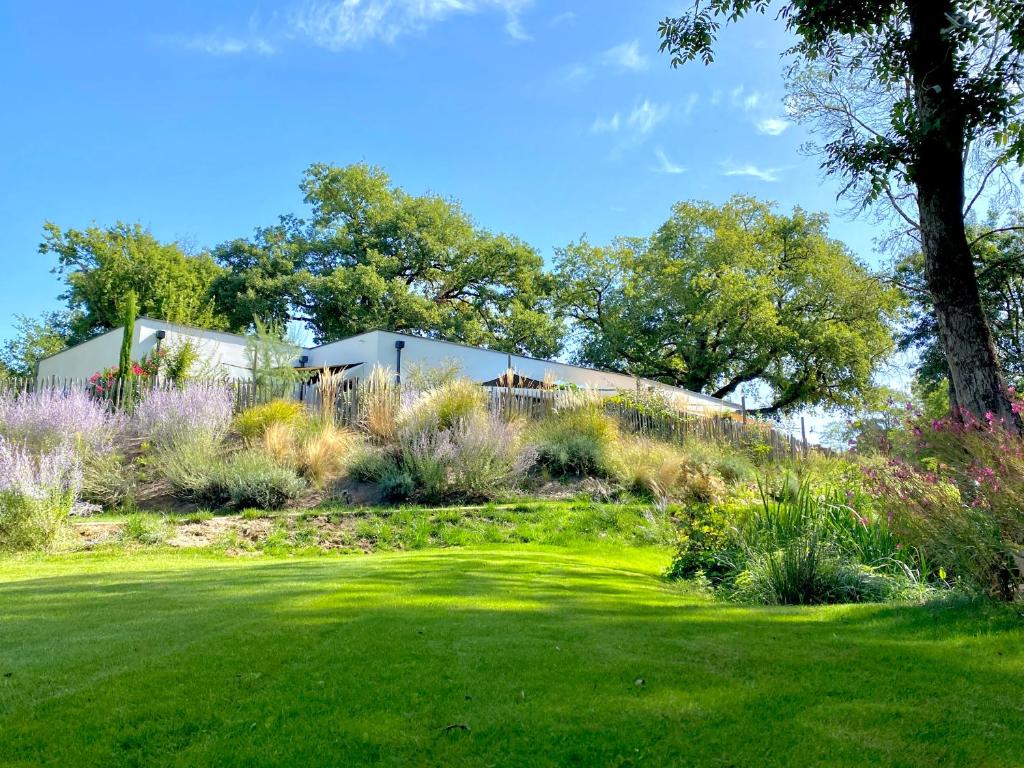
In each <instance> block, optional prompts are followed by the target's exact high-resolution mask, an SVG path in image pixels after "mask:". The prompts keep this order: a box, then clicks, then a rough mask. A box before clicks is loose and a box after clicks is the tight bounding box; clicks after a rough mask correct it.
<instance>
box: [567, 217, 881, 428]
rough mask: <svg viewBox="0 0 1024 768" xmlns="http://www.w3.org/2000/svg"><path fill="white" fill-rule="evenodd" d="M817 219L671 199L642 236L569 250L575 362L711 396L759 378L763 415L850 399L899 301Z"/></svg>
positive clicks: (861, 393) (871, 367) (861, 390)
mask: <svg viewBox="0 0 1024 768" xmlns="http://www.w3.org/2000/svg"><path fill="white" fill-rule="evenodd" d="M826 225H827V219H826V217H824V216H823V215H812V214H807V213H805V212H803V211H802V210H800V209H796V210H794V212H793V213H792V215H790V216H783V215H779V214H776V213H774V212H773V211H772V208H771V207H770V206H769V205H768V204H765V203H762V202H758V201H757V200H754V199H752V198H748V197H734V198H733V199H732V200H730V201H729V202H728V203H726V204H725V205H723V206H720V207H719V206H715V205H712V204H710V203H679V204H678V205H676V206H675V207H674V208H673V211H672V216H671V218H670V219H669V220H668V221H667V222H665V224H664V225H662V226H661V228H659V229H658V231H657V232H655V233H654V235H653V236H652V237H651V238H649V239H619V240H616V241H615V242H613V243H612V244H611V245H610V246H608V247H597V246H594V245H591V244H589V243H587V242H585V241H584V242H580V243H576V244H573V245H570V246H568V247H567V248H565V249H563V250H561V251H560V253H559V255H558V263H557V273H556V274H557V278H558V281H559V283H560V285H561V291H560V296H559V299H560V306H561V307H562V308H563V309H564V311H565V312H566V314H567V315H568V316H569V317H570V318H571V319H572V320H573V322H574V324H575V328H576V330H577V332H578V334H579V351H578V355H577V356H578V359H579V360H580V362H583V363H587V364H592V365H597V366H601V367H606V368H611V369H614V370H619V371H624V372H628V373H630V374H633V375H638V376H645V377H649V378H653V379H656V380H659V381H664V382H666V383H670V384H675V385H680V386H683V387H687V388H688V389H692V390H695V391H698V392H704V393H706V394H710V395H714V396H716V397H728V396H729V395H731V394H732V393H734V392H735V391H736V388H737V387H739V386H740V385H741V384H744V383H747V382H756V383H758V384H764V385H767V387H768V388H769V389H770V391H771V394H772V400H771V402H770V403H769V404H768V405H767V407H766V408H765V410H766V411H769V412H781V411H787V410H793V409H796V408H799V407H803V406H816V405H821V406H824V407H833V408H845V407H851V406H854V405H856V404H858V403H859V402H861V401H862V400H863V399H864V398H865V397H866V396H867V395H868V394H869V393H870V391H871V390H872V386H873V385H872V374H873V373H874V371H875V369H876V367H877V366H878V364H879V363H880V362H881V361H882V360H884V359H885V358H886V357H887V356H888V355H889V354H890V353H891V352H892V350H893V346H894V344H893V340H892V334H891V331H890V327H889V323H890V322H891V321H892V320H894V319H895V316H896V313H897V310H898V306H899V303H900V296H899V293H898V292H897V291H895V290H894V289H891V288H887V287H885V286H884V285H883V284H882V283H881V282H880V281H879V280H878V279H876V278H875V276H873V275H872V274H871V273H870V272H868V270H867V269H865V268H864V266H863V265H861V264H860V263H858V262H857V261H856V259H855V258H854V257H853V256H852V255H851V254H850V252H849V251H848V250H847V249H846V248H845V246H843V245H842V243H839V242H838V241H836V240H831V239H829V238H828V236H827V234H826Z"/></svg>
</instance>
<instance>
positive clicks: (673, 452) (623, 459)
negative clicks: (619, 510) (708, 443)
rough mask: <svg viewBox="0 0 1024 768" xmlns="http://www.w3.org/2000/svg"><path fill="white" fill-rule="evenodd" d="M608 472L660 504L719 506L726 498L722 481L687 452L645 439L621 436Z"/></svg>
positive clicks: (705, 465) (609, 461)
mask: <svg viewBox="0 0 1024 768" xmlns="http://www.w3.org/2000/svg"><path fill="white" fill-rule="evenodd" d="M606 462H607V470H608V473H609V474H610V475H611V476H612V477H613V478H615V480H617V481H618V482H619V483H620V484H621V485H622V486H623V487H624V488H625V489H626V490H628V491H631V492H633V493H638V494H640V495H641V496H646V497H648V498H651V499H653V500H654V501H656V502H658V503H660V504H666V503H668V502H670V501H695V502H704V503H715V502H718V501H721V499H722V498H723V497H724V496H725V493H726V487H725V483H724V482H723V480H722V478H721V477H720V476H719V475H718V474H717V473H716V472H715V470H714V469H713V468H712V467H710V466H708V465H707V464H704V463H701V462H699V461H696V460H695V459H694V458H693V457H692V456H691V455H690V454H689V453H687V452H686V451H684V450H683V449H681V448H679V447H677V446H674V445H670V444H669V443H665V442H661V441H659V440H652V439H650V438H644V437H620V438H619V439H618V440H617V441H616V443H615V445H614V447H613V448H611V449H610V450H609V451H608V458H607V460H606Z"/></svg>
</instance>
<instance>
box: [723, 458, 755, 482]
mask: <svg viewBox="0 0 1024 768" xmlns="http://www.w3.org/2000/svg"><path fill="white" fill-rule="evenodd" d="M715 471H716V472H718V474H719V475H721V477H722V479H723V480H724V481H725V482H727V483H740V482H744V481H746V480H750V479H751V478H753V477H754V472H755V470H754V463H753V462H752V461H751V460H750V459H748V458H747V457H746V456H744V455H742V454H739V453H726V454H725V455H723V456H721V457H720V458H719V459H718V460H717V461H716V462H715Z"/></svg>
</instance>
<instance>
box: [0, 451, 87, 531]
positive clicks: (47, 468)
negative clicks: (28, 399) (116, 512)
mask: <svg viewBox="0 0 1024 768" xmlns="http://www.w3.org/2000/svg"><path fill="white" fill-rule="evenodd" d="M81 484H82V471H81V468H80V466H79V463H78V457H77V456H76V454H75V451H74V449H73V448H72V447H71V445H70V444H69V443H68V442H62V443H60V444H59V445H58V446H57V447H56V448H53V449H51V450H47V451H43V452H41V453H39V454H35V453H33V452H32V451H30V450H29V449H28V448H26V447H25V446H24V445H17V444H15V443H12V442H11V441H9V440H6V439H4V438H2V437H0V549H16V550H17V549H39V548H47V547H49V546H51V545H52V544H53V543H54V541H56V540H57V536H58V534H59V533H60V531H61V530H62V529H63V527H64V525H65V523H66V522H67V519H68V515H70V514H71V512H72V510H73V509H74V506H75V501H76V498H77V495H78V491H79V489H80V488H81Z"/></svg>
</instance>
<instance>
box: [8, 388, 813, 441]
mask: <svg viewBox="0 0 1024 768" xmlns="http://www.w3.org/2000/svg"><path fill="white" fill-rule="evenodd" d="M219 383H221V384H222V385H224V386H228V387H230V388H231V390H232V393H233V397H234V409H235V412H236V413H237V412H241V411H244V410H246V409H248V408H251V407H253V406H254V405H259V404H260V403H265V402H268V401H270V400H273V399H275V398H281V397H284V398H290V399H296V400H299V401H301V402H304V403H305V404H306V405H307V406H308V407H310V408H311V409H312V410H315V411H320V410H321V409H322V407H323V403H322V398H321V391H320V390H321V388H320V386H319V384H317V383H302V384H278V385H267V384H257V383H255V382H252V381H231V382H219ZM174 386H175V385H174V384H173V383H172V382H169V381H164V380H156V381H153V380H142V379H128V380H123V381H117V382H115V383H114V384H112V385H111V386H110V387H109V388H108V389H106V390H105V391H103V392H96V390H95V387H94V386H93V385H92V383H91V382H89V381H88V380H86V379H56V378H54V379H44V380H39V381H36V380H35V379H26V378H5V379H0V394H16V395H17V394H21V393H24V392H31V391H35V390H39V389H49V390H57V391H64V392H67V391H71V390H85V391H90V392H92V393H93V394H94V396H96V397H99V398H102V399H103V400H105V401H107V402H109V403H110V404H111V406H112V407H113V408H117V409H130V408H132V407H133V406H134V404H135V403H138V402H139V400H140V399H141V398H142V397H144V396H145V394H146V393H147V392H149V391H152V390H154V389H157V390H168V389H173V388H174ZM486 389H487V397H488V400H487V402H488V407H489V408H490V409H491V410H492V411H493V412H495V413H501V414H502V415H504V416H506V417H510V418H511V417H516V418H524V419H529V420H536V419H541V418H544V417H545V416H548V415H550V414H551V413H553V412H555V411H557V410H559V409H560V408H565V407H570V406H572V405H573V404H578V403H579V402H580V401H582V400H586V399H588V398H589V399H592V400H599V401H601V402H603V407H604V408H605V409H606V411H607V412H608V413H610V414H611V415H613V416H615V417H616V419H617V420H618V422H619V424H620V425H621V427H622V429H623V430H625V431H627V432H630V433H633V434H639V435H644V436H649V437H653V438H657V439H659V440H665V441H668V442H672V443H676V444H685V443H686V442H688V441H690V440H701V441H704V442H716V443H722V444H726V445H730V446H733V447H736V448H739V449H742V450H745V451H749V452H751V453H754V454H760V455H762V456H763V457H764V458H766V459H767V458H770V459H772V460H775V461H780V460H787V459H788V460H797V459H802V458H806V457H808V456H810V455H812V454H814V453H821V454H826V455H831V454H832V451H831V450H830V449H827V448H824V447H821V446H815V445H810V444H809V443H808V442H807V440H806V438H805V437H804V438H798V437H796V436H794V435H791V434H788V433H786V432H783V431H781V430H779V429H778V428H776V427H775V426H774V425H773V424H772V423H770V422H766V421H761V420H758V419H753V418H740V417H739V416H738V415H733V414H730V415H708V414H699V413H698V414H678V415H677V414H667V413H663V412H646V411H644V410H642V409H638V408H636V407H632V406H630V405H628V404H625V403H621V402H613V401H610V400H608V399H607V397H606V398H603V399H602V398H601V397H600V395H599V394H598V393H580V392H574V391H572V390H558V389H551V390H540V389H538V390H524V389H510V388H505V387H487V388H486ZM362 391H363V390H362V389H361V387H360V381H359V380H358V379H346V380H344V381H343V382H342V383H341V385H340V386H339V387H337V391H336V397H335V403H334V408H333V413H334V418H335V420H336V421H337V423H338V424H339V425H341V426H348V427H354V428H358V427H359V426H360V425H361V424H362V423H363V417H364V414H363V407H362V404H361V399H362V398H361V396H360V393H361V392H362ZM389 394H390V396H393V397H394V398H395V405H396V407H397V405H398V403H399V401H400V400H401V398H402V397H403V395H407V394H411V393H403V392H402V391H401V390H400V389H399V387H397V386H396V387H394V389H393V390H392V391H390V393H389ZM605 394H606V395H612V394H615V393H611V392H609V393H605Z"/></svg>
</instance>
